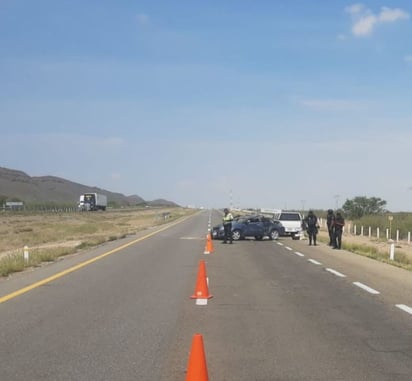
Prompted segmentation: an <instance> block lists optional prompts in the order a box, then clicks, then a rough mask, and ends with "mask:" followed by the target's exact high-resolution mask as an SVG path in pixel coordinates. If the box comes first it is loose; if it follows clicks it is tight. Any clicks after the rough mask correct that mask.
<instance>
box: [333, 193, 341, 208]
mask: <svg viewBox="0 0 412 381" xmlns="http://www.w3.org/2000/svg"><path fill="white" fill-rule="evenodd" d="M333 197H334V198H335V210H338V209H339V197H340V195H338V194H335V195H334V196H333Z"/></svg>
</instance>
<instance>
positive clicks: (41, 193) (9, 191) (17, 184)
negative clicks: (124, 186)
mask: <svg viewBox="0 0 412 381" xmlns="http://www.w3.org/2000/svg"><path fill="white" fill-rule="evenodd" d="M87 192H96V193H102V194H105V195H106V196H107V201H108V203H115V204H116V205H119V206H133V205H142V204H147V205H150V206H178V205H177V204H176V203H174V202H172V201H167V200H163V199H158V200H153V201H146V200H144V199H143V198H142V197H140V196H137V195H131V196H125V195H124V194H121V193H115V192H110V191H108V190H105V189H101V188H97V187H91V186H88V185H83V184H79V183H75V182H73V181H70V180H66V179H62V178H60V177H55V176H41V177H31V176H29V175H27V174H26V173H24V172H22V171H18V170H15V169H9V168H2V167H0V198H1V199H2V200H4V201H13V200H16V199H18V200H19V201H23V202H25V203H32V204H33V203H35V204H41V203H57V204H59V203H60V204H71V203H73V204H77V202H78V201H79V196H80V195H81V194H83V193H87ZM0 206H1V205H0Z"/></svg>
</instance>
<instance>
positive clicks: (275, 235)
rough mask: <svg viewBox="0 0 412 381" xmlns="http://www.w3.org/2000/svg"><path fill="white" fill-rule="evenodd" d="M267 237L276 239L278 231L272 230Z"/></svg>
mask: <svg viewBox="0 0 412 381" xmlns="http://www.w3.org/2000/svg"><path fill="white" fill-rule="evenodd" d="M269 237H270V239H273V240H276V239H278V238H279V232H278V231H277V230H272V231H271V232H270V235H269Z"/></svg>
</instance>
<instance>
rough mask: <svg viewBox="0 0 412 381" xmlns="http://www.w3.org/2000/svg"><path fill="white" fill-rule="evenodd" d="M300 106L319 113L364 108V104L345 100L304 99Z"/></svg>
mask: <svg viewBox="0 0 412 381" xmlns="http://www.w3.org/2000/svg"><path fill="white" fill-rule="evenodd" d="M300 104H301V105H302V106H304V107H307V108H310V109H313V110H317V111H348V110H359V109H360V108H363V107H364V106H365V105H364V102H359V101H351V100H345V99H303V100H301V101H300Z"/></svg>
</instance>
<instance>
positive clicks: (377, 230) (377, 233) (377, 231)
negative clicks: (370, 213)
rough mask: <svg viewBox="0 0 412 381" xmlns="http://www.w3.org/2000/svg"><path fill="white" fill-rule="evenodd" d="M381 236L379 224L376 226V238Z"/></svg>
mask: <svg viewBox="0 0 412 381" xmlns="http://www.w3.org/2000/svg"><path fill="white" fill-rule="evenodd" d="M379 236H380V234H379V226H378V227H377V228H376V238H377V239H379Z"/></svg>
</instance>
